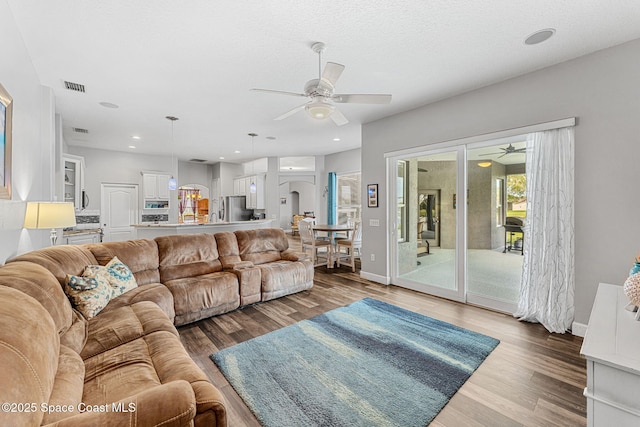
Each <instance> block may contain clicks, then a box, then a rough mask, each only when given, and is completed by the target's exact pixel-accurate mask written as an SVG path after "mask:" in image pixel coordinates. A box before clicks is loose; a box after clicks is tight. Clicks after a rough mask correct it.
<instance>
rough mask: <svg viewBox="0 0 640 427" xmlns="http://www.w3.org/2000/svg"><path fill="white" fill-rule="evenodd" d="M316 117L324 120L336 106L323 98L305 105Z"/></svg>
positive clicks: (310, 113) (311, 114)
mask: <svg viewBox="0 0 640 427" xmlns="http://www.w3.org/2000/svg"><path fill="white" fill-rule="evenodd" d="M304 108H305V109H306V110H307V113H309V115H310V116H311V117H313V118H314V119H318V120H324V119H326V118H327V117H329V116H330V115H331V113H333V111H334V110H335V109H336V107H335V106H334V105H332V104H329V103H328V102H324V101H322V100H317V101H313V102H312V103H310V104H307V105H306V106H305V107H304Z"/></svg>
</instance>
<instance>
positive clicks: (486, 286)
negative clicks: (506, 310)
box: [400, 248, 523, 304]
mask: <svg viewBox="0 0 640 427" xmlns="http://www.w3.org/2000/svg"><path fill="white" fill-rule="evenodd" d="M522 260H523V257H522V256H521V255H520V253H516V252H507V253H502V251H494V250H485V249H469V250H468V251H467V262H468V265H467V291H468V292H472V293H475V294H479V295H484V296H486V297H489V298H494V299H497V300H500V301H505V302H508V303H513V304H517V302H518V295H519V293H520V276H521V274H522ZM418 261H420V265H417V266H416V268H415V270H413V271H410V272H408V273H405V274H403V275H401V276H400V277H401V278H403V279H409V280H412V281H415V282H418V283H425V284H429V285H434V286H438V287H441V288H445V289H455V250H454V249H440V248H433V249H432V250H431V253H430V254H429V255H425V256H421V257H419V258H418Z"/></svg>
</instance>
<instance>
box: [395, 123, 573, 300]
mask: <svg viewBox="0 0 640 427" xmlns="http://www.w3.org/2000/svg"><path fill="white" fill-rule="evenodd" d="M575 124H576V118H575V117H569V118H566V119H560V120H555V121H551V122H545V123H538V124H533V125H529V126H524V127H518V128H512V129H506V130H502V131H498V132H491V133H486V134H481V135H476V136H471V137H466V138H460V139H454V140H450V141H445V142H438V143H434V144H428V145H423V146H419V147H413V148H408V149H403V150H397V151H391V152H387V153H385V154H384V157H385V160H386V172H387V222H386V227H387V230H386V231H387V233H386V235H387V271H388V272H389V275H388V277H389V278H390V283H391V284H396V285H399V286H402V287H405V288H409V289H413V290H416V291H419V292H427V293H428V294H431V295H435V296H439V297H443V298H447V299H451V300H455V301H460V302H463V303H467V302H469V303H472V304H477V305H481V306H484V307H489V308H492V309H496V310H500V311H505V312H508V313H512V312H513V308H514V307H513V306H512V305H511V304H499V303H498V304H496V301H495V300H493V299H489V298H485V297H482V296H480V295H473V294H472V295H467V285H466V266H467V226H468V224H467V187H468V185H467V184H468V183H467V179H468V176H467V175H468V174H467V168H468V166H467V163H468V162H467V151H468V150H470V149H473V148H479V147H483V146H487V145H491V143H492V141H495V140H498V139H504V138H509V137H515V136H518V135H523V134H528V133H532V132H540V131H545V130H550V129H558V128H563V127H568V126H575ZM447 151H456V152H457V157H456V158H457V177H456V190H457V194H458V195H459V197H458V200H457V205H458V209H456V251H455V253H456V263H455V265H456V267H455V281H456V290H455V291H451V290H448V289H443V288H439V287H436V286H428V285H422V284H418V283H417V282H413V281H410V280H406V279H402V278H400V277H399V272H398V247H397V246H398V245H397V233H396V230H397V221H396V217H397V215H396V211H397V200H398V199H397V188H396V178H397V163H398V160H405V159H407V158H412V157H420V156H425V155H427V154H429V155H432V154H438V153H443V152H447Z"/></svg>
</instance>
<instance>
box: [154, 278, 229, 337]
mask: <svg viewBox="0 0 640 427" xmlns="http://www.w3.org/2000/svg"><path fill="white" fill-rule="evenodd" d="M164 285H165V286H166V287H167V288H169V290H170V291H171V294H173V302H174V305H175V309H176V318H175V324H176V325H184V324H186V323H191V322H195V321H196V320H200V319H205V318H207V317H211V316H214V315H216V314H220V313H225V312H227V311H231V310H234V309H236V308H238V307H239V306H240V295H239V286H238V279H237V277H236V275H235V274H233V273H229V272H220V273H211V274H204V275H202V276H197V277H187V278H184V279H175V280H170V281H168V282H165V284H164Z"/></svg>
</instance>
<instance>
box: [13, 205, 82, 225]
mask: <svg viewBox="0 0 640 427" xmlns="http://www.w3.org/2000/svg"><path fill="white" fill-rule="evenodd" d="M75 225H76V213H75V210H74V208H73V203H69V202H28V203H27V212H26V213H25V216H24V228H62V227H73V226H75Z"/></svg>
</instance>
